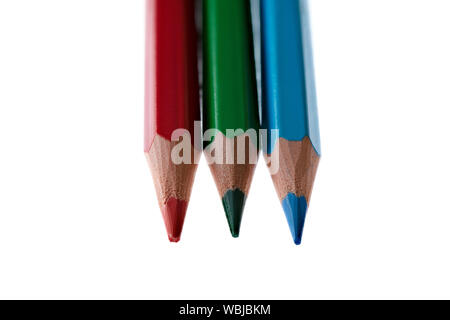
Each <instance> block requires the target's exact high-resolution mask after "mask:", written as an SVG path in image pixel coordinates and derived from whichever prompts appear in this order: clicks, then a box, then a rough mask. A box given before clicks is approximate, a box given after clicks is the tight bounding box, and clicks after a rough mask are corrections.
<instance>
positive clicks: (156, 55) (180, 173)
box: [144, 0, 201, 242]
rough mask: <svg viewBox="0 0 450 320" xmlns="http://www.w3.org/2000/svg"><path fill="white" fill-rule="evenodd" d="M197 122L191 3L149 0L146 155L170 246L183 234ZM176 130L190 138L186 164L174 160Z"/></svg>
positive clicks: (189, 0) (194, 160)
mask: <svg viewBox="0 0 450 320" xmlns="http://www.w3.org/2000/svg"><path fill="white" fill-rule="evenodd" d="M199 120H200V101H199V83H198V69H197V34H196V29H195V0H183V1H180V0H147V27H146V97H145V137H144V151H145V154H146V156H147V159H148V162H149V165H150V169H151V172H152V176H153V180H154V184H155V189H156V192H157V197H158V202H159V205H160V208H161V211H162V213H163V217H164V221H165V224H166V229H167V233H168V236H169V239H170V241H173V242H177V241H179V239H180V236H181V231H182V227H183V223H184V218H185V214H186V210H187V206H188V202H189V198H190V194H191V189H192V184H193V180H194V176H195V172H196V168H197V160H198V157H199V155H200V153H201V150H198V149H199V146H197V149H196V148H195V142H194V136H195V134H194V122H195V121H199ZM177 129H184V134H183V139H184V138H186V139H189V138H191V140H189V142H190V145H191V148H190V150H187V151H186V150H183V151H184V152H187V153H188V158H190V161H187V162H182V163H178V162H174V161H173V159H172V151H173V150H174V148H175V147H176V145H177V144H178V141H172V139H171V138H172V134H173V133H174V131H175V130H177ZM183 141H184V140H183ZM185 156H186V154H185Z"/></svg>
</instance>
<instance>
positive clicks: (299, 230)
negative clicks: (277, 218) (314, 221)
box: [282, 193, 308, 245]
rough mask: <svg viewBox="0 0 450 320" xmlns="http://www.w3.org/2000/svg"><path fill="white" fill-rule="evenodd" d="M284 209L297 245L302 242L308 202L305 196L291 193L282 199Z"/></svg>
mask: <svg viewBox="0 0 450 320" xmlns="http://www.w3.org/2000/svg"><path fill="white" fill-rule="evenodd" d="M282 205H283V210H284V213H285V215H286V219H287V221H288V224H289V228H290V229H291V234H292V238H293V239H294V242H295V244H296V245H300V244H301V242H302V235H303V227H304V225H305V218H306V212H307V211H308V204H307V202H306V198H305V197H303V196H302V197H297V196H295V194H293V193H289V194H288V195H287V196H286V198H284V199H283V201H282Z"/></svg>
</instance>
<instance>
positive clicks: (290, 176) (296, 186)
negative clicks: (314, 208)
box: [265, 137, 320, 204]
mask: <svg viewBox="0 0 450 320" xmlns="http://www.w3.org/2000/svg"><path fill="white" fill-rule="evenodd" d="M277 153H278V155H277ZM277 156H278V157H277ZM265 157H266V161H267V160H268V158H267V156H266V155H265ZM277 158H278V160H279V170H278V172H276V173H275V174H272V180H273V182H274V184H275V189H276V190H277V193H278V197H279V198H280V201H282V200H283V199H284V198H286V196H287V195H288V194H289V193H292V194H295V195H296V196H297V197H301V196H303V197H305V198H306V201H307V202H308V204H309V199H310V197H311V192H312V189H313V184H314V179H315V176H316V172H317V168H318V165H319V160H320V157H319V156H318V155H317V153H316V151H315V150H314V148H313V146H312V144H311V140H310V139H309V137H305V138H304V139H303V140H302V141H288V140H286V139H284V138H279V139H278V141H277V142H276V145H275V149H274V150H273V152H272V154H271V155H270V160H271V162H273V161H276V159H277ZM272 165H273V164H272Z"/></svg>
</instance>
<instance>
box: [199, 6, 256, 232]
mask: <svg viewBox="0 0 450 320" xmlns="http://www.w3.org/2000/svg"><path fill="white" fill-rule="evenodd" d="M203 35H204V36H203V82H204V85H203V86H204V93H203V95H204V100H203V101H204V108H203V110H204V114H203V128H204V130H205V136H204V138H205V143H204V149H205V155H206V158H207V160H208V163H209V164H210V169H211V171H212V174H213V176H214V179H215V181H216V185H217V187H218V190H219V193H220V196H221V197H222V202H223V206H224V209H225V212H226V216H227V219H228V223H229V227H230V230H231V233H232V235H233V236H234V237H237V236H238V235H239V229H240V223H241V217H242V211H243V208H244V204H245V200H246V198H247V195H248V192H249V188H250V183H251V179H252V177H253V172H254V167H255V164H256V161H257V158H258V140H259V139H258V132H257V130H258V129H259V114H258V98H257V89H256V75H255V62H254V52H253V35H252V25H251V12H250V2H249V1H248V0H226V1H224V0H205V1H203ZM210 129H216V130H217V131H216V132H212V133H211V134H208V132H209V131H211V130H210ZM237 129H241V130H242V132H241V133H240V134H237V135H234V133H235V132H234V130H237ZM227 130H232V133H230V131H228V132H227ZM248 130H250V131H252V133H254V134H252V133H249V131H248ZM242 137H244V138H248V139H249V140H250V143H248V144H246V147H245V153H246V154H245V157H244V158H246V160H245V162H244V163H239V164H238V163H237V161H236V157H237V155H236V154H233V155H230V153H228V154H227V152H226V151H225V152H224V153H222V154H221V159H220V160H224V161H216V160H217V155H216V156H215V157H214V158H215V159H213V157H212V153H211V152H210V151H212V150H219V149H220V150H224V149H226V150H230V149H229V147H230V145H235V144H236V143H239V142H238V140H239V138H242ZM216 153H217V152H216ZM230 157H231V158H232V159H231V160H232V161H231V163H230V162H227V161H226V160H227V158H230ZM218 162H222V163H218Z"/></svg>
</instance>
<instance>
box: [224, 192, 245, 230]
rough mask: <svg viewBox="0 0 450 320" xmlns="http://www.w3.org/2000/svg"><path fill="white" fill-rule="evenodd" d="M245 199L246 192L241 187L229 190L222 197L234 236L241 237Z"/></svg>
mask: <svg viewBox="0 0 450 320" xmlns="http://www.w3.org/2000/svg"><path fill="white" fill-rule="evenodd" d="M245 200H246V196H245V194H244V193H243V192H242V191H241V190H239V189H234V190H228V191H227V192H226V193H225V195H224V196H223V198H222V203H223V208H224V209H225V214H226V216H227V220H228V226H229V227H230V231H231V235H232V236H233V238H237V237H239V231H240V229H241V220H242V213H243V211H244V206H245Z"/></svg>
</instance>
